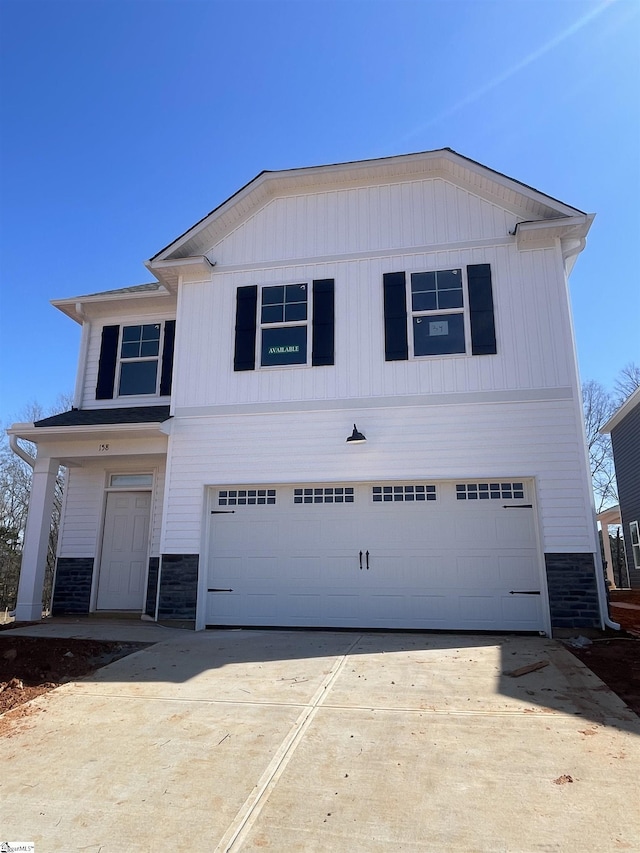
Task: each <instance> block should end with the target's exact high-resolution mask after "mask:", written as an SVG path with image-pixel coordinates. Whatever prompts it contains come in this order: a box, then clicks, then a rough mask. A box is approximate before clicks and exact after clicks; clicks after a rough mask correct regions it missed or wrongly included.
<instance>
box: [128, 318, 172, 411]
mask: <svg viewBox="0 0 640 853" xmlns="http://www.w3.org/2000/svg"><path fill="white" fill-rule="evenodd" d="M161 330H162V323H150V324H145V325H140V326H123V328H122V343H121V345H120V378H119V381H118V394H119V396H121V397H127V396H133V395H136V394H157V392H158V359H159V356H160V333H161Z"/></svg>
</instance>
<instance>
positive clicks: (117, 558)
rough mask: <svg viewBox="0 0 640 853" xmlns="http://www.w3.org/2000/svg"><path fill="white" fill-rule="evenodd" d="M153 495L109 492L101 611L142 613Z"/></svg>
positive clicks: (101, 581)
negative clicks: (133, 611) (134, 611)
mask: <svg viewBox="0 0 640 853" xmlns="http://www.w3.org/2000/svg"><path fill="white" fill-rule="evenodd" d="M150 510H151V492H109V494H108V495H107V509H106V513H105V519H104V534H103V537H102V558H101V560H100V576H99V579H98V601H97V609H98V610H142V606H143V598H144V581H145V577H146V563H147V550H148V543H149V518H150V514H151V512H150Z"/></svg>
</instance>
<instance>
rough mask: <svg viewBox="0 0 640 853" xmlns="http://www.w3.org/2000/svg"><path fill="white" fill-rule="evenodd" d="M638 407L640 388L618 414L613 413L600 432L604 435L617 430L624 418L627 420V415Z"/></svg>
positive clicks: (625, 402)
mask: <svg viewBox="0 0 640 853" xmlns="http://www.w3.org/2000/svg"><path fill="white" fill-rule="evenodd" d="M638 405H640V387H638V388H636V390H635V391H634V392H633V394H631V395H630V396H629V397H627V399H626V400H625V401H624V403H623V404H622V405H621V406H620V408H619V409H618V410H617V411H616V412H614V413H613V415H612V416H611V417H610V418H609V420H608V421H607V422H606V424H605V425H604V426H603V427H600V430H599V432H601V433H602V434H603V435H604V434H606V433H610V432H611V430H612V429H615V427H617V426H618V424H619V423H620V421H622V420H624V418H626V417H627V415H628V414H629V413H630V412H631V411H632V410H633V409H635V407H636V406H638Z"/></svg>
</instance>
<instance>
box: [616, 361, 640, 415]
mask: <svg viewBox="0 0 640 853" xmlns="http://www.w3.org/2000/svg"><path fill="white" fill-rule="evenodd" d="M613 388H614V391H615V393H616V398H617V403H618V405H621V404H622V403H624V401H625V400H626V399H627V397H630V396H631V394H633V392H634V391H635V390H636V388H640V365H637V364H635V363H634V362H633V361H630V362H629V363H628V364H625V366H624V367H623V368H622V370H621V371H620V373H619V374H618V376H617V378H616V381H615V383H614V386H613Z"/></svg>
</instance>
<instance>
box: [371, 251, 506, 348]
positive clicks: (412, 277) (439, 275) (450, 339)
mask: <svg viewBox="0 0 640 853" xmlns="http://www.w3.org/2000/svg"><path fill="white" fill-rule="evenodd" d="M465 278H466V280H465ZM383 287H384V323H385V360H386V361H406V360H407V359H408V358H409V357H410V356H411V357H415V358H421V357H424V356H430V357H433V356H447V355H463V354H465V353H471V354H472V355H493V354H495V353H496V351H497V349H496V334H495V319H494V310H493V293H492V284H491V267H490V265H489V264H472V265H469V266H467V268H466V276H465V270H464V269H462V268H460V267H457V268H454V269H445V270H427V271H424V272H422V271H419V272H411V273H404V272H395V273H387V274H385V275H384V276H383ZM409 329H410V333H409Z"/></svg>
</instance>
